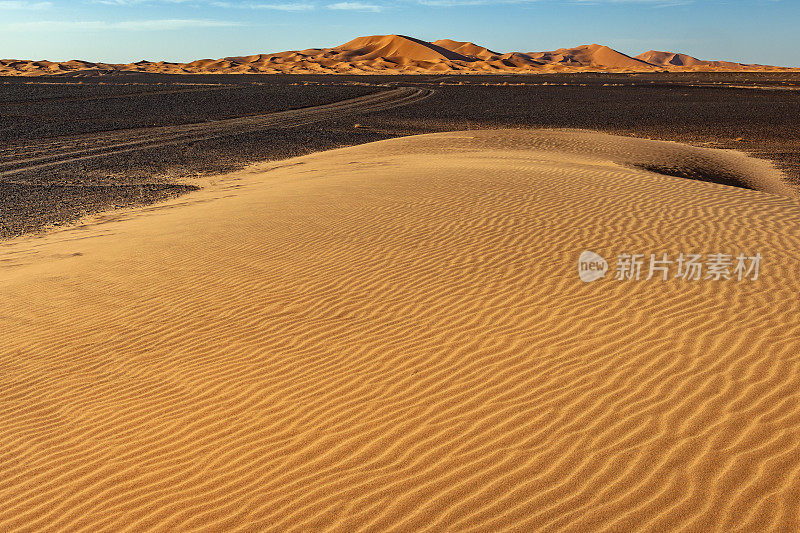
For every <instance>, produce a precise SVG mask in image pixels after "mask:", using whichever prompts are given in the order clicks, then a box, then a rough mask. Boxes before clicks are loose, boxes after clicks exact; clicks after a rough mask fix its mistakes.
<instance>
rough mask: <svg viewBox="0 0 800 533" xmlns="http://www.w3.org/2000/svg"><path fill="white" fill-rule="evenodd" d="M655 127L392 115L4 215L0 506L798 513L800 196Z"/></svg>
mask: <svg viewBox="0 0 800 533" xmlns="http://www.w3.org/2000/svg"><path fill="white" fill-rule="evenodd" d="M656 144H657V146H656V145H653V144H650V143H648V142H647V141H642V143H641V144H640V143H637V142H636V141H631V140H628V139H621V138H616V137H610V136H604V135H596V134H586V133H579V132H549V133H548V132H522V131H507V132H491V131H489V132H486V131H483V132H460V133H447V134H435V135H425V136H419V137H410V138H403V139H395V140H390V141H383V142H379V143H374V144H369V145H364V146H359V147H353V148H346V149H341V150H336V151H332V152H326V153H320V154H314V155H310V156H305V157H302V158H298V159H292V160H288V161H283V162H280V163H272V164H263V165H260V166H257V167H253V168H252V169H249V170H248V171H244V172H240V173H238V174H236V175H234V176H232V177H230V178H229V179H226V180H221V181H219V182H218V183H217V184H216V185H214V186H212V187H209V188H208V189H206V190H204V191H200V192H198V193H193V194H191V195H189V196H185V197H182V198H181V199H178V200H174V201H171V202H169V203H166V204H163V205H160V206H157V207H151V208H148V209H141V210H136V211H129V212H126V213H124V214H122V215H120V214H112V215H107V216H106V218H105V220H100V219H98V220H94V221H92V222H90V223H87V224H85V225H83V226H79V227H75V228H72V229H66V230H61V231H58V232H56V233H52V234H51V235H49V236H47V237H44V238H31V239H26V240H17V241H13V242H11V243H7V244H4V245H3V246H2V248H1V249H2V252H0V265H2V269H1V270H0V502H2V505H0V530H3V531H7V530H11V529H15V528H22V529H27V530H42V531H54V530H64V531H81V530H86V531H98V530H125V529H127V530H131V531H141V530H146V529H158V530H191V529H194V528H209V529H213V530H218V531H235V530H241V531H256V530H262V529H266V530H276V531H277V530H286V529H290V530H297V531H310V530H319V529H331V530H338V531H347V532H350V531H358V530H365V529H369V530H372V531H381V530H387V529H394V530H399V531H407V530H415V529H429V530H431V531H442V530H448V529H449V530H454V531H465V530H481V531H498V530H503V529H509V528H516V529H518V530H520V531H531V530H541V531H556V530H570V531H596V530H614V531H631V530H634V529H636V530H643V531H667V530H673V529H683V530H690V531H711V530H715V529H716V530H719V531H757V530H782V531H796V530H797V529H798V528H800V524H798V516H799V515H800V448H798V442H800V440H799V439H800V403H798V400H799V399H800V397H799V396H798V391H799V390H800V368H798V367H799V366H800V325H798V320H797V317H798V316H800V299H798V292H800V281H798V278H800V202H798V200H796V199H793V198H790V197H787V196H780V195H775V194H768V193H764V192H759V191H753V190H745V189H739V188H734V187H727V186H724V185H718V184H713V183H706V182H699V181H692V180H689V179H683V178H678V177H672V176H665V175H661V174H656V173H653V172H649V171H645V170H641V169H639V168H636V165H640V164H641V159H642V158H644V159H647V157H645V156H644V155H643V154H647V153H650V154H651V155H652V156H653V157H656V156H658V157H659V158H661V160H662V163H660V165H662V166H663V163H664V162H666V163H670V161H671V164H670V165H667V166H671V167H680V166H681V165H684V164H685V162H686V161H695V163H697V164H698V165H703V169H702V170H703V172H705V173H713V172H715V171H716V170H720V171H724V170H725V169H726V168H727V169H728V170H727V171H731V172H738V173H740V174H743V175H744V174H746V175H748V176H751V177H752V179H753V180H755V181H756V182H759V183H762V182H763V183H767V182H769V180H770V179H772V178H773V177H775V176H774V175H773V174H771V172H774V171H771V170H770V169H769V168H766V167H763V166H762V165H761V164H760V163H758V162H755V161H748V160H746V159H745V158H743V157H741V156H737V155H735V154H732V155H731V154H724V153H718V154H715V155H714V154H711V152H706V155H705V156H704V157H706V158H705V159H702V158H700V159H698V158H696V157H695V158H694V159H693V157H694V156H693V155H692V154H696V152H695V151H693V149H690V148H685V147H682V146H681V145H677V144H671V143H656ZM647 150H650V151H651V152H647ZM648 157H649V156H648ZM698 161H699V163H698ZM736 161H738V163H739V164H740V165H741V166H740V167H737V168H733V165H734V163H735V162H736ZM732 168H733V170H731V169H732ZM701 174H702V172H701ZM773 185H774V184H773ZM774 186H777V185H774ZM584 250H592V251H594V252H596V253H598V254H600V255H603V256H604V257H606V259H608V260H609V262H610V263H612V265H613V262H614V259H615V258H616V255H617V254H619V253H625V252H627V253H644V254H649V253H661V252H668V253H670V254H673V255H677V254H678V253H679V252H686V253H689V252H698V253H714V252H725V253H737V252H739V251H742V252H746V253H748V254H755V253H760V254H761V255H762V256H763V257H764V260H763V263H762V269H761V273H760V276H759V278H758V279H757V280H756V281H746V280H742V281H737V280H735V279H732V280H728V281H716V282H715V281H712V280H707V281H697V282H689V281H681V280H670V281H656V280H650V281H644V280H641V281H633V280H631V281H614V280H613V279H611V278H613V274H614V273H613V272H612V271H610V272H609V273H608V274H607V277H606V279H602V280H599V281H596V282H593V283H588V284H585V283H583V282H581V281H580V279H579V278H578V270H577V259H578V256H579V255H580V253H581V252H582V251H584ZM612 268H613V266H612Z"/></svg>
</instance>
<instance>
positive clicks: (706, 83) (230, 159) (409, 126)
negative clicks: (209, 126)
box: [0, 73, 800, 237]
mask: <svg viewBox="0 0 800 533" xmlns="http://www.w3.org/2000/svg"><path fill="white" fill-rule="evenodd" d="M397 86H418V87H422V88H428V89H434V90H435V92H434V94H433V95H432V96H430V97H428V98H426V99H424V100H421V101H418V102H415V103H412V104H410V105H407V106H403V107H397V108H394V109H389V110H384V111H377V112H369V113H365V114H360V115H352V116H349V115H344V116H340V117H338V118H336V119H331V120H327V121H325V122H319V123H316V124H311V125H305V126H300V127H285V128H272V129H266V130H262V131H257V132H250V133H241V134H232V135H229V136H225V137H219V138H215V139H209V140H199V141H189V142H186V143H183V144H178V145H172V146H161V147H157V148H150V149H145V150H140V151H135V152H127V153H122V154H115V155H109V156H105V157H101V158H96V159H90V160H85V161H78V162H72V163H68V164H64V165H60V166H56V167H52V168H47V169H44V170H42V169H39V170H36V169H34V170H30V171H27V172H24V173H19V174H15V175H13V176H10V177H8V178H0V237H11V236H15V235H19V234H22V233H26V232H31V231H37V230H39V229H41V228H42V227H45V226H48V225H51V224H59V223H61V224H63V223H67V222H69V221H72V220H74V219H75V218H77V217H80V216H82V215H85V214H88V213H92V212H97V211H100V210H105V209H108V208H111V207H121V206H130V205H136V204H141V203H148V202H153V201H156V200H159V199H163V198H165V197H169V196H172V195H175V194H180V193H182V192H185V191H187V190H191V187H190V186H187V185H186V183H187V180H186V178H187V177H189V176H196V175H198V174H210V173H219V172H226V171H230V170H233V169H236V168H240V167H241V166H243V165H245V164H247V163H249V162H252V161H259V160H270V159H282V158H287V157H292V156H296V155H302V154H306V153H309V152H312V151H318V150H325V149H330V148H336V147H341V146H348V145H354V144H360V143H365V142H371V141H375V140H380V139H386V138H391V137H396V136H401V135H410V134H418V133H428V132H435V131H451V130H459V129H474V128H497V127H501V128H503V127H514V128H515V127H535V128H539V127H558V128H561V127H569V128H589V129H593V130H601V131H607V132H611V133H617V134H622V135H632V136H639V137H647V138H653V139H664V140H675V141H681V142H688V143H692V144H697V145H702V146H709V147H715V148H735V149H739V150H743V151H746V152H748V153H751V154H753V155H756V156H758V157H763V158H766V159H770V160H772V161H774V162H775V163H776V164H777V165H778V166H779V167H781V168H782V169H784V170H785V171H786V172H787V174H788V176H789V177H790V178H791V179H792V180H795V181H796V182H797V183H798V184H800V75H798V74H769V73H764V74H745V73H736V74H676V73H670V74H667V73H659V74H649V73H648V74H601V73H591V74H589V73H587V74H569V75H564V74H561V75H557V74H553V75H527V76H519V75H518V76H483V75H481V76H476V75H465V76H452V75H447V76H427V75H425V76H310V75H309V76H287V75H253V76H250V75H232V76H214V75H203V76H188V75H184V76H167V75H146V74H137V75H131V74H127V75H109V76H98V77H82V78H75V77H63V78H62V77H46V78H42V77H40V78H0V150H4V149H14V150H15V151H16V152H19V148H20V146H24V144H25V143H26V142H29V141H34V140H35V141H40V140H43V139H48V140H50V139H52V140H54V141H57V140H58V139H59V138H60V137H62V136H74V135H81V134H91V133H96V132H102V131H116V130H121V129H127V128H142V127H151V126H171V125H177V124H187V123H197V122H204V121H213V120H219V119H225V118H232V117H240V116H247V115H254V114H263V113H270V112H275V111H282V110H287V109H296V108H301V107H308V106H313V105H321V104H325V103H330V102H334V101H339V100H343V99H347V98H354V97H357V96H362V95H365V94H370V93H374V92H375V91H380V90H385V89H387V88H388V87H397Z"/></svg>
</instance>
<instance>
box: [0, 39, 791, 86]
mask: <svg viewBox="0 0 800 533" xmlns="http://www.w3.org/2000/svg"><path fill="white" fill-rule="evenodd" d="M659 70H662V71H663V70H679V71H685V70H700V71H705V70H709V71H742V70H753V71H764V70H770V71H772V70H792V69H783V68H780V67H770V66H764V65H744V64H740V63H732V62H727V61H700V60H699V59H695V58H692V57H690V56H686V55H684V54H673V53H670V52H654V51H652V50H651V51H649V52H645V53H644V54H640V55H638V56H636V57H630V56H627V55H625V54H623V53H620V52H617V51H616V50H612V49H611V48H609V47H607V46H602V45H599V44H591V45H583V46H577V47H574V48H561V49H559V50H554V51H552V52H530V53H520V52H510V53H504V54H501V53H497V52H493V51H491V50H489V49H487V48H484V47H482V46H479V45H476V44H474V43H471V42H465V41H453V40H451V39H442V40H438V41H433V42H427V41H422V40H420V39H416V38H414V37H408V36H405V35H373V36H369V37H359V38H357V39H353V40H352V41H349V42H347V43H345V44H343V45H340V46H336V47H333V48H321V49H319V48H311V49H308V50H300V51H289V52H277V53H272V54H255V55H249V56H238V57H226V58H223V59H200V60H197V61H192V62H190V63H168V62H163V61H160V62H156V63H153V62H149V61H139V62H137V63H130V64H127V65H117V64H106V63H89V62H86V61H68V62H64V63H53V62H49V61H20V60H11V59H5V60H0V75H17V76H35V75H43V74H69V75H82V74H85V73H95V74H103V73H108V72H151V73H163V74H187V73H189V74H276V73H285V74H309V73H312V74H369V73H376V72H378V73H385V74H393V73H403V74H414V73H458V72H464V73H513V72H520V73H536V72H553V71H558V72H584V71H589V72H591V71H610V72H648V71H659Z"/></svg>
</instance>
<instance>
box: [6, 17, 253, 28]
mask: <svg viewBox="0 0 800 533" xmlns="http://www.w3.org/2000/svg"><path fill="white" fill-rule="evenodd" d="M229 26H241V24H240V23H238V22H229V21H224V20H200V19H156V20H126V21H120V22H104V21H90V20H85V21H80V20H74V21H64V20H39V21H34V22H11V23H8V24H0V29H2V30H5V31H29V30H62V31H74V30H79V31H91V30H101V31H102V30H126V31H160V30H181V29H186V28H221V27H229Z"/></svg>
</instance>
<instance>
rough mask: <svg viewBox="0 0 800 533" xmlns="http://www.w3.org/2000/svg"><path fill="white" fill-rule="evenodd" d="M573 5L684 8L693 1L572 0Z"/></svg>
mask: <svg viewBox="0 0 800 533" xmlns="http://www.w3.org/2000/svg"><path fill="white" fill-rule="evenodd" d="M572 2H573V3H575V4H582V5H587V6H589V5H592V6H596V5H603V4H641V5H650V6H653V7H670V6H685V5H689V4H693V3H694V0H572Z"/></svg>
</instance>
